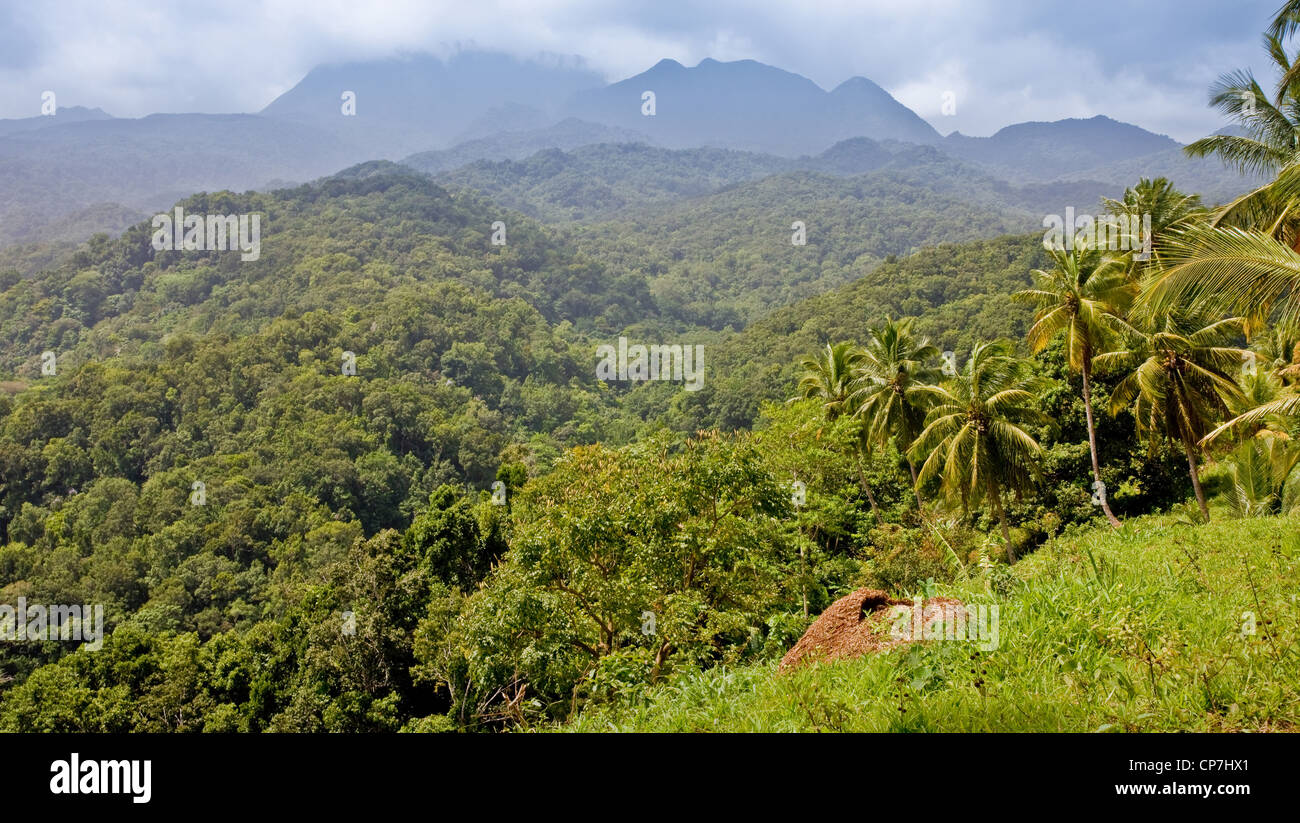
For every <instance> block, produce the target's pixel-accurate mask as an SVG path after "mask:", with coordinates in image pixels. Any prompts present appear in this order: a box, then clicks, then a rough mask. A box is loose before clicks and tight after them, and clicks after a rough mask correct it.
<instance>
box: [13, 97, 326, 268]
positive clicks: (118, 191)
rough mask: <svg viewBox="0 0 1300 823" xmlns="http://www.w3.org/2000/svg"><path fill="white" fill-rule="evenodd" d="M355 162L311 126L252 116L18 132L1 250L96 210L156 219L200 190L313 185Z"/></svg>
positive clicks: (170, 117) (181, 117)
mask: <svg viewBox="0 0 1300 823" xmlns="http://www.w3.org/2000/svg"><path fill="white" fill-rule="evenodd" d="M348 156H349V153H348V150H347V148H346V146H344V144H342V143H341V142H340V141H338V140H336V139H333V138H331V137H330V136H329V135H326V134H322V133H321V132H319V131H318V130H316V129H313V128H311V127H310V126H304V125H301V124H296V123H288V122H281V121H275V120H270V119H267V118H263V117H257V116H256V115H246V114H230V115H214V114H167V115H151V116H149V117H144V118H140V119H138V120H133V119H120V118H114V119H107V120H102V119H101V120H86V121H82V122H73V123H66V124H56V125H51V126H49V127H46V128H41V129H38V130H33V131H23V132H16V133H12V134H9V135H8V136H5V137H3V138H0V242H15V241H20V240H23V239H35V238H34V237H32V235H36V234H39V233H40V232H41V231H43V229H42V228H41V227H43V226H45V225H46V224H49V223H53V222H57V221H59V220H62V219H65V218H66V217H67V215H70V214H74V213H76V212H78V211H80V210H82V209H85V208H87V207H89V206H92V205H94V204H97V203H114V204H119V205H120V207H122V208H126V209H133V210H137V211H142V212H149V211H156V210H161V209H164V208H166V207H167V206H168V205H170V204H171V203H173V202H175V201H176V200H177V199H179V198H181V197H185V196H188V195H189V194H192V193H193V192H196V191H215V190H221V189H232V190H244V189H249V188H254V187H259V186H263V185H264V184H265V183H266V182H267V181H268V180H271V179H273V178H288V179H296V180H310V179H314V178H316V177H319V176H320V175H322V174H327V173H329V172H332V171H335V170H337V169H338V168H340V167H342V166H343V165H346V164H347V160H348ZM55 228H56V230H57V228H58V227H57V226H56V227H55ZM87 228H88V229H93V230H99V227H91V226H88V227H87ZM91 233H93V231H89V230H88V231H86V232H85V233H84V234H83V235H82V236H81V237H79V238H77V239H84V237H86V236H89V234H91Z"/></svg>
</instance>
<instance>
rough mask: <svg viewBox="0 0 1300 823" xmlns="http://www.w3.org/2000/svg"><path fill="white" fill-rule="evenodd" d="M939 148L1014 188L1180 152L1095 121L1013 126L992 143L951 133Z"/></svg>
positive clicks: (1161, 140)
mask: <svg viewBox="0 0 1300 823" xmlns="http://www.w3.org/2000/svg"><path fill="white" fill-rule="evenodd" d="M942 148H943V150H944V151H946V152H947V153H949V154H951V155H952V156H953V157H957V158H959V159H962V160H966V161H968V162H971V163H978V164H979V165H981V166H983V167H985V168H987V169H989V170H991V171H993V172H995V173H997V174H999V175H1000V176H1003V177H1006V178H1007V179H1009V180H1015V181H1017V182H1027V181H1045V180H1054V179H1056V178H1058V177H1060V176H1061V175H1064V174H1069V173H1071V172H1079V171H1082V170H1084V169H1090V168H1093V167H1097V166H1102V165H1105V164H1107V163H1113V162H1115V161H1118V160H1127V159H1129V158H1133V157H1142V156H1144V155H1149V154H1154V153H1156V152H1160V151H1167V150H1176V149H1179V148H1181V146H1180V144H1179V143H1178V141H1176V140H1174V139H1172V138H1170V137H1166V136H1164V135H1162V134H1152V133H1151V132H1149V131H1147V130H1145V129H1142V128H1139V127H1138V126H1133V125H1130V124H1128V123H1120V122H1119V121H1116V120H1112V119H1110V118H1109V117H1104V116H1102V115H1097V116H1096V117H1093V118H1090V119H1087V120H1078V119H1067V120H1057V121H1055V122H1051V123H1017V124H1015V125H1013V126H1007V127H1006V128H1004V129H1001V130H1000V131H998V132H997V133H996V134H994V135H993V136H992V137H967V136H966V135H964V134H962V133H961V132H953V133H952V134H950V135H948V136H947V137H945V138H944V139H943V143H942Z"/></svg>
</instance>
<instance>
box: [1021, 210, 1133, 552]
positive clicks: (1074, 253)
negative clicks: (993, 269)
mask: <svg viewBox="0 0 1300 823" xmlns="http://www.w3.org/2000/svg"><path fill="white" fill-rule="evenodd" d="M1130 191H1131V190H1130ZM1048 253H1049V254H1050V255H1051V256H1052V262H1053V263H1054V264H1055V265H1054V266H1053V267H1052V268H1051V269H1050V270H1046V271H1044V270H1041V269H1035V270H1034V271H1032V272H1030V277H1031V278H1033V281H1034V288H1032V289H1026V290H1024V291H1021V292H1017V293H1016V294H1015V295H1014V297H1015V298H1016V299H1018V300H1021V301H1027V302H1033V303H1035V304H1037V305H1038V313H1037V314H1035V315H1034V325H1033V326H1031V327H1030V329H1029V335H1028V337H1029V346H1030V348H1031V349H1032V350H1033V351H1035V352H1039V351H1042V350H1043V349H1045V348H1046V347H1047V345H1048V344H1049V343H1051V342H1052V340H1053V339H1055V338H1056V336H1057V335H1058V334H1060V333H1062V332H1064V333H1065V352H1066V363H1067V364H1068V365H1069V367H1070V369H1071V370H1072V371H1076V372H1078V373H1079V374H1080V375H1081V376H1082V378H1083V410H1084V417H1085V419H1086V422H1087V425H1088V452H1089V454H1090V456H1091V457H1092V478H1093V480H1094V482H1096V483H1097V484H1099V485H1097V486H1095V487H1094V488H1101V489H1104V488H1105V486H1104V485H1103V484H1102V479H1101V466H1100V464H1099V462H1098V460H1097V429H1096V427H1095V425H1094V424H1093V419H1092V365H1093V359H1094V358H1095V357H1096V356H1097V354H1098V353H1099V352H1101V351H1102V350H1103V347H1104V346H1105V343H1106V340H1107V339H1108V338H1111V337H1114V336H1115V333H1116V330H1117V329H1118V326H1119V324H1118V322H1117V320H1116V316H1117V315H1118V314H1119V313H1120V312H1122V311H1124V310H1126V309H1127V307H1128V305H1129V303H1130V302H1131V300H1132V296H1133V292H1132V288H1131V286H1130V283H1129V281H1128V278H1127V277H1126V276H1125V267H1126V265H1127V264H1126V262H1125V261H1124V259H1123V258H1120V257H1116V256H1107V255H1104V254H1102V253H1101V252H1100V251H1099V250H1097V249H1090V248H1088V247H1087V246H1086V245H1080V246H1075V248H1074V249H1073V250H1070V251H1065V250H1063V249H1060V250H1056V249H1049V250H1048ZM1100 499H1101V508H1102V511H1103V512H1105V514H1106V519H1107V520H1109V521H1110V524H1111V525H1112V526H1114V527H1115V528H1117V529H1118V528H1119V526H1120V522H1119V519H1118V518H1117V517H1115V514H1114V513H1113V512H1112V511H1111V510H1110V501H1109V500H1108V499H1107V497H1106V495H1105V494H1104V493H1103V494H1102V495H1101V497H1100Z"/></svg>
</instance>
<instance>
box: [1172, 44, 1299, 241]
mask: <svg viewBox="0 0 1300 823" xmlns="http://www.w3.org/2000/svg"><path fill="white" fill-rule="evenodd" d="M1279 19H1280V18H1279ZM1264 46H1265V50H1266V51H1267V52H1268V54H1269V57H1270V58H1271V59H1272V61H1273V63H1274V65H1275V66H1276V68H1277V71H1278V81H1277V84H1276V90H1275V93H1274V95H1273V96H1272V97H1271V98H1270V96H1269V95H1268V94H1266V93H1265V92H1264V90H1263V89H1262V88H1261V87H1260V85H1259V83H1258V82H1257V81H1256V80H1255V78H1254V76H1253V75H1252V74H1251V73H1250V72H1249V71H1236V72H1231V73H1229V74H1225V75H1223V76H1222V77H1220V78H1219V80H1218V81H1217V82H1216V83H1214V85H1212V86H1211V87H1210V105H1211V106H1213V107H1215V108H1217V109H1219V110H1220V111H1222V112H1223V113H1224V114H1226V115H1228V116H1229V117H1231V118H1233V119H1235V120H1236V121H1237V124H1238V125H1239V126H1240V127H1241V128H1242V130H1244V131H1245V132H1246V134H1245V135H1235V134H1214V135H1210V136H1209V137H1203V138H1201V139H1200V140H1197V141H1196V142H1194V143H1192V144H1191V145H1189V146H1187V147H1186V148H1185V149H1184V151H1185V152H1186V153H1187V154H1188V155H1190V156H1192V157H1206V156H1209V155H1215V156H1217V157H1218V158H1219V159H1220V160H1222V161H1223V162H1224V163H1225V164H1226V165H1228V166H1231V167H1232V168H1235V169H1236V170H1238V171H1239V172H1241V173H1242V174H1262V175H1268V176H1270V177H1273V178H1275V179H1274V180H1273V181H1272V182H1269V183H1267V184H1265V185H1263V186H1260V187H1258V188H1256V189H1254V190H1253V191H1250V192H1247V193H1246V194H1244V195H1242V196H1241V197H1238V198H1237V199H1236V200H1234V201H1232V202H1231V203H1229V204H1228V205H1226V206H1224V207H1222V208H1221V209H1219V210H1218V212H1217V213H1216V214H1215V215H1214V218H1213V220H1212V224H1213V225H1216V226H1225V227H1227V226H1232V227H1237V228H1257V229H1260V230H1262V231H1265V232H1267V233H1268V234H1269V235H1271V236H1272V237H1274V238H1275V239H1276V240H1278V241H1279V242H1282V243H1285V244H1287V245H1288V246H1290V247H1291V248H1293V249H1296V250H1298V251H1300V199H1298V198H1297V196H1296V194H1297V191H1296V184H1295V180H1294V178H1295V176H1296V172H1297V171H1300V139H1297V135H1298V134H1300V65H1298V64H1296V63H1294V62H1293V61H1292V60H1291V58H1290V57H1289V56H1288V55H1287V53H1286V47H1285V45H1284V44H1283V38H1282V35H1281V34H1279V33H1270V34H1266V35H1265V36H1264Z"/></svg>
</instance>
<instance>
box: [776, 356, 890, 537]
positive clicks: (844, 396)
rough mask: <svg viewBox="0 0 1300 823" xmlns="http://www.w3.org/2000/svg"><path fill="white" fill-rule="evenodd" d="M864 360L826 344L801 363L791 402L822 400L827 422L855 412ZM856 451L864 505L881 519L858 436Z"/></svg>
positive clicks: (860, 439)
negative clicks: (820, 352)
mask: <svg viewBox="0 0 1300 823" xmlns="http://www.w3.org/2000/svg"><path fill="white" fill-rule="evenodd" d="M864 358H865V355H864V354H863V352H862V349H861V348H859V347H858V346H855V345H854V344H852V343H848V342H841V343H835V344H833V345H832V344H830V343H827V344H826V351H825V352H823V353H822V356H821V357H807V358H804V359H803V360H802V361H800V363H799V368H800V369H801V372H800V376H799V384H798V386H797V388H796V394H795V396H794V397H792V398H791V400H799V399H804V398H816V399H818V400H821V404H822V413H823V414H825V416H826V419H827V420H828V421H834V420H836V419H838V418H839V417H841V416H850V415H852V414H853V413H854V411H855V409H856V406H855V401H854V395H855V392H856V391H857V388H858V381H859V380H860V379H861V366H862V363H863V360H864ZM856 448H857V454H856V455H855V457H856V462H857V467H858V480H859V482H860V483H861V484H862V491H863V493H864V494H866V496H867V502H868V503H870V504H871V511H872V513H873V514H874V515H875V516H876V520H881V519H882V518H881V515H880V506H879V504H877V503H876V495H875V493H874V492H872V490H871V484H870V483H868V482H867V475H866V471H865V470H864V469H863V467H862V461H863V458H864V457H865V453H866V443H865V442H864V441H863V439H862V438H861V437H859V438H858V442H857V444H856Z"/></svg>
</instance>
